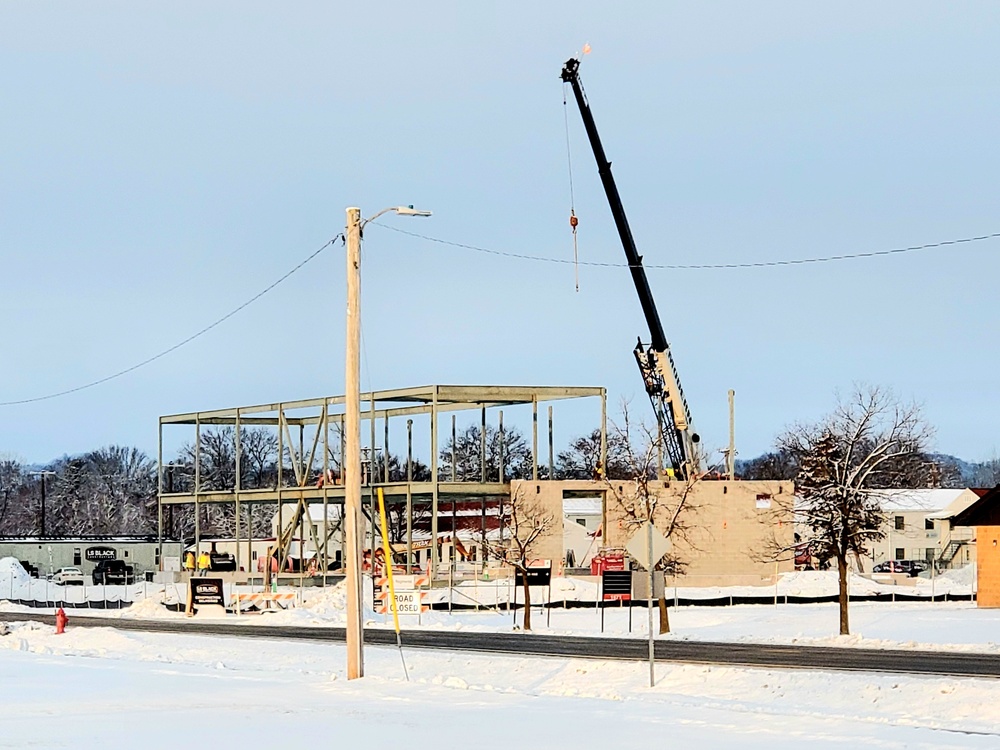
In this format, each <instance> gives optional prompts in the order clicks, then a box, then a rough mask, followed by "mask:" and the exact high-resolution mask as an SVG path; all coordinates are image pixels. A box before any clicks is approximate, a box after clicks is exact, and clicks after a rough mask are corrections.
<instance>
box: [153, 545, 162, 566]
mask: <svg viewBox="0 0 1000 750" xmlns="http://www.w3.org/2000/svg"><path fill="white" fill-rule="evenodd" d="M153 565H155V566H156V567H160V548H159V547H153Z"/></svg>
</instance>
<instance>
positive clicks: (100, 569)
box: [94, 560, 135, 585]
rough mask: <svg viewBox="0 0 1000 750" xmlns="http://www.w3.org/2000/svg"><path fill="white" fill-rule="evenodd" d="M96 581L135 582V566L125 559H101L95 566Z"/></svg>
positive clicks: (100, 582)
mask: <svg viewBox="0 0 1000 750" xmlns="http://www.w3.org/2000/svg"><path fill="white" fill-rule="evenodd" d="M94 583H95V584H98V585H99V584H102V583H112V584H114V583H135V568H133V567H132V566H131V565H126V564H125V561H124V560H101V561H100V562H98V563H97V565H96V566H94Z"/></svg>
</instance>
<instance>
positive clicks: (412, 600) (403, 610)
mask: <svg viewBox="0 0 1000 750" xmlns="http://www.w3.org/2000/svg"><path fill="white" fill-rule="evenodd" d="M421 596H422V593H421V592H419V591H397V592H396V611H397V612H398V613H399V614H401V615H419V614H420V612H421V607H422V606H423V604H422V603H421V601H420V598H421Z"/></svg>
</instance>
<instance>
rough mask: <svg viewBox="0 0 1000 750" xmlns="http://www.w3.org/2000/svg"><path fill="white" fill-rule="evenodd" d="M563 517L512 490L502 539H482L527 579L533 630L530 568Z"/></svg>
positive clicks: (526, 598) (526, 615) (503, 519)
mask: <svg viewBox="0 0 1000 750" xmlns="http://www.w3.org/2000/svg"><path fill="white" fill-rule="evenodd" d="M559 522H560V517H559V516H557V515H556V514H555V513H553V512H552V511H551V510H550V509H549V508H546V507H545V505H544V504H542V503H541V502H539V501H538V500H537V499H535V498H534V497H531V496H528V495H525V494H524V493H522V492H517V493H515V494H513V495H512V496H511V498H510V504H509V505H508V506H505V507H504V513H503V515H502V516H501V518H500V537H499V539H495V540H494V539H489V538H486V539H484V540H483V544H484V547H485V548H486V551H487V552H488V553H489V554H490V555H492V556H493V557H495V558H497V559H499V560H502V561H503V562H505V563H506V564H508V565H510V566H511V567H512V568H513V569H514V570H515V571H519V572H520V573H521V576H522V578H523V579H524V624H523V627H524V629H525V630H531V588H530V586H528V568H529V567H530V564H531V561H532V560H533V559H534V558H535V557H536V556H537V553H538V547H539V546H540V542H541V541H542V540H544V538H545V537H546V536H547V535H549V534H550V533H552V532H553V531H554V530H555V529H556V528H557V525H558V523H559Z"/></svg>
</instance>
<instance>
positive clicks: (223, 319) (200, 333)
mask: <svg viewBox="0 0 1000 750" xmlns="http://www.w3.org/2000/svg"><path fill="white" fill-rule="evenodd" d="M343 238H344V235H342V234H338V235H337V236H336V237H334V238H333V239H331V240H329V241H328V242H327V243H326V244H324V245H323V246H322V247H320V248H319V249H317V250H315V251H314V252H313V253H312V254H311V255H310V256H309V257H308V258H306V259H305V260H303V261H302V262H301V263H299V264H298V265H297V266H295V268H293V269H292V270H291V271H289V272H288V273H286V274H285V275H284V276H282V277H281V278H279V279H278V280H277V281H274V282H272V283H271V284H269V285H268V286H267V287H265V288H264V289H263V290H262V291H260V292H258V293H257V294H255V295H254V296H253V297H251V298H250V299H248V300H247V301H246V302H244V303H243V304H242V305H240V306H239V307H236V308H234V309H232V310H230V311H229V312H228V313H226V314H225V315H223V316H222V317H221V318H219V319H218V320H216V321H215V322H214V323H212V324H210V325H207V326H205V327H204V328H202V329H201V330H200V331H198V332H197V333H194V334H192V335H190V336H188V337H187V338H186V339H184V340H183V341H180V342H178V343H176V344H174V345H173V346H171V347H170V348H169V349H164V350H163V351H162V352H160V353H159V354H154V355H153V356H152V357H149V358H148V359H144V360H143V361H142V362H139V363H138V364H134V365H132V366H131V367H126V368H125V369H124V370H119V371H118V372H116V373H114V374H113V375H107V376H106V377H103V378H101V379H100V380H94V381H92V382H90V383H85V384H83V385H78V386H76V387H75V388H68V389H66V390H65V391H59V392H58V393H49V394H48V395H45V396H36V397H35V398H24V399H20V400H18V401H0V406H16V405H18V404H33V403H36V402H38V401H48V400H49V399H53V398H59V397H60V396H68V395H69V394H71V393H78V392H79V391H84V390H87V389H88V388H93V387H94V386H96V385H101V384H102V383H107V382H108V381H109V380H115V379H116V378H120V377H121V376H122V375H128V374H129V373H130V372H135V371H136V370H138V369H139V368H140V367H145V366H146V365H148V364H150V363H151V362H155V361H156V360H158V359H161V358H162V357H165V356H167V355H168V354H170V353H171V352H175V351H177V350H178V349H180V348H181V347H182V346H184V345H185V344H190V343H191V342H192V341H194V340H195V339H196V338H198V337H200V336H203V335H205V334H206V333H208V332H209V331H211V330H212V329H213V328H215V327H217V326H219V325H221V324H222V323H225V322H226V321H227V320H229V319H230V318H231V317H233V316H234V315H236V313H238V312H240V311H241V310H243V309H245V308H247V307H249V306H250V305H252V304H253V303H254V302H256V301H257V300H259V299H260V298H261V297H263V296H264V295H265V294H267V293H268V292H270V291H271V290H272V289H274V288H275V287H276V286H278V284H280V283H281V282H283V281H284V280H285V279H287V278H288V277H289V276H291V275H292V274H294V273H295V272H296V271H298V270H299V269H300V268H302V267H303V266H304V265H305V264H306V263H308V262H309V261H311V260H312V259H313V258H315V257H316V256H317V255H319V254H320V253H321V252H323V251H324V250H326V248H328V247H330V245H332V244H333V243H334V242H336V241H337V240H338V239H343Z"/></svg>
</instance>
